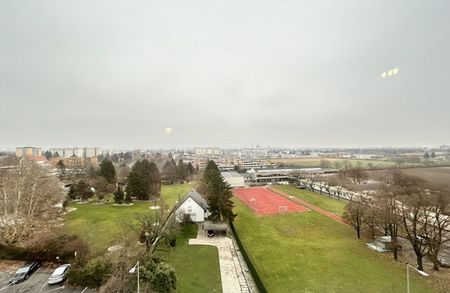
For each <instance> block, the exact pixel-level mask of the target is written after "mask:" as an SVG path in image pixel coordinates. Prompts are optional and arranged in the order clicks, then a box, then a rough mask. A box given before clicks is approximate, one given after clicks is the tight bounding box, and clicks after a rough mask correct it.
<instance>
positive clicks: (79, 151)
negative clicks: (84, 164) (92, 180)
mask: <svg viewBox="0 0 450 293" xmlns="http://www.w3.org/2000/svg"><path fill="white" fill-rule="evenodd" d="M49 151H50V152H51V153H52V155H53V156H55V155H56V153H58V155H59V156H60V157H63V158H70V157H78V158H94V157H97V156H99V155H101V150H100V148H96V147H93V148H90V147H84V148H80V147H73V148H51V149H49Z"/></svg>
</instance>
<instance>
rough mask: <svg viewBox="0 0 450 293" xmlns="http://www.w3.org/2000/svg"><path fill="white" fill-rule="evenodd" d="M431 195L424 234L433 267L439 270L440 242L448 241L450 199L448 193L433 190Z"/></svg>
mask: <svg viewBox="0 0 450 293" xmlns="http://www.w3.org/2000/svg"><path fill="white" fill-rule="evenodd" d="M431 196H432V199H431V200H432V203H431V204H432V209H431V213H430V214H429V217H430V218H429V221H430V225H428V226H427V227H426V228H427V231H426V235H427V240H428V250H429V255H430V257H431V260H432V261H433V269H434V270H436V271H438V270H439V259H438V256H439V252H440V251H441V247H442V244H444V243H446V242H449V241H450V232H449V230H450V199H449V196H448V194H443V193H441V192H434V193H432V194H431Z"/></svg>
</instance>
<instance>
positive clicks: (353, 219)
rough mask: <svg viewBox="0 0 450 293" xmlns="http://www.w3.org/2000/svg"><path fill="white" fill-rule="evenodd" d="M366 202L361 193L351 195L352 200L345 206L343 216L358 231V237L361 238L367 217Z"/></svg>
mask: <svg viewBox="0 0 450 293" xmlns="http://www.w3.org/2000/svg"><path fill="white" fill-rule="evenodd" d="M364 214H365V206H364V202H363V200H362V198H361V196H359V195H353V196H351V197H350V201H349V202H348V204H347V205H346V206H345V208H344V214H343V215H342V218H343V219H344V220H346V221H347V222H349V223H350V225H352V227H353V228H354V229H355V231H356V236H357V237H358V239H360V238H361V230H362V228H363V224H364V217H365V215H364Z"/></svg>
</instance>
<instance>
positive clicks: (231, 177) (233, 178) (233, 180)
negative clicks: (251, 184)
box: [220, 171, 245, 187]
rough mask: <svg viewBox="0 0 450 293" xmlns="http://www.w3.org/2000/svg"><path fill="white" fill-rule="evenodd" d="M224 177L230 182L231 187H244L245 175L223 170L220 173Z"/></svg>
mask: <svg viewBox="0 0 450 293" xmlns="http://www.w3.org/2000/svg"><path fill="white" fill-rule="evenodd" d="M220 174H221V175H222V177H223V180H225V182H227V183H228V184H230V186H231V187H244V186H245V183H244V177H243V176H242V175H241V174H239V173H238V172H234V171H232V172H222V173H220Z"/></svg>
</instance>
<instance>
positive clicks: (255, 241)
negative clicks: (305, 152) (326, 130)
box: [234, 199, 436, 292]
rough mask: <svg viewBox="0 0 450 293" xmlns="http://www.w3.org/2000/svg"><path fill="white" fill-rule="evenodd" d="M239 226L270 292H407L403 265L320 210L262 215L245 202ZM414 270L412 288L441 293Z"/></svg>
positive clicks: (238, 209) (239, 207)
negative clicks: (375, 248)
mask: <svg viewBox="0 0 450 293" xmlns="http://www.w3.org/2000/svg"><path fill="white" fill-rule="evenodd" d="M234 202H235V204H236V208H235V213H236V214H237V215H238V216H237V217H236V219H235V222H234V224H235V227H236V230H237V232H238V234H239V236H240V239H241V241H242V243H243V245H244V247H245V248H246V251H247V253H248V255H249V257H250V259H251V260H252V263H253V264H254V265H255V268H256V270H257V272H258V274H259V275H260V277H261V279H262V281H263V283H264V285H265V287H266V288H267V290H268V291H269V292H405V291H406V275H405V274H406V272H405V268H404V265H403V264H400V263H396V262H394V261H392V260H391V258H390V256H388V255H382V254H378V253H376V252H373V251H371V250H369V249H368V248H367V247H366V246H365V243H364V242H363V241H359V240H357V239H356V237H355V235H354V231H353V230H352V229H351V228H350V227H348V226H346V225H344V224H341V223H338V222H336V221H334V220H332V219H330V218H328V217H326V216H323V215H321V214H319V213H317V212H315V211H310V212H307V213H289V214H280V215H274V216H271V217H260V216H258V215H256V214H255V213H254V212H253V211H252V210H251V209H249V208H248V207H247V206H246V205H244V204H243V203H242V202H241V201H240V200H238V199H235V200H234ZM429 281H430V280H429V279H425V278H424V277H420V276H418V275H417V274H411V292H436V291H435V289H434V288H432V287H431V285H430V284H429V283H428V282H429Z"/></svg>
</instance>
